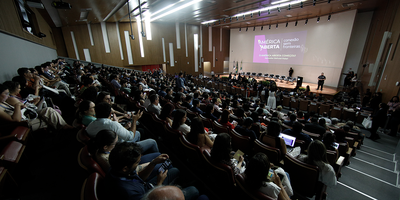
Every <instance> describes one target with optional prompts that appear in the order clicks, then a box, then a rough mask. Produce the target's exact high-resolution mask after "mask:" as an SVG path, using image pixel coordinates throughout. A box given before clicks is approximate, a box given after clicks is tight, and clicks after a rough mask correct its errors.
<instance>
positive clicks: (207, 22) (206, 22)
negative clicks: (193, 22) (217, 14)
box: [201, 19, 217, 24]
mask: <svg viewBox="0 0 400 200" xmlns="http://www.w3.org/2000/svg"><path fill="white" fill-rule="evenodd" d="M215 21H217V20H215V19H213V20H210V21H205V22H201V24H209V23H213V22H215Z"/></svg>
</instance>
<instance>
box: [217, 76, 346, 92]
mask: <svg viewBox="0 0 400 200" xmlns="http://www.w3.org/2000/svg"><path fill="white" fill-rule="evenodd" d="M228 76H229V75H228V74H220V77H228ZM246 77H248V76H246ZM256 80H257V82H259V81H269V80H273V81H275V79H271V78H256ZM275 82H276V85H277V86H278V87H279V88H286V89H290V90H291V89H293V88H295V87H296V82H293V83H294V84H292V83H291V82H287V81H282V82H281V81H280V80H276V81H275ZM307 85H309V86H310V90H311V92H312V93H316V94H318V95H329V96H333V95H335V94H336V93H337V92H339V90H338V88H335V87H330V86H325V85H324V89H323V90H322V91H321V90H318V91H317V87H318V84H317V82H315V83H307V82H303V84H302V87H304V88H305V87H307Z"/></svg>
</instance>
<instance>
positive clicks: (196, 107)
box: [190, 99, 204, 115]
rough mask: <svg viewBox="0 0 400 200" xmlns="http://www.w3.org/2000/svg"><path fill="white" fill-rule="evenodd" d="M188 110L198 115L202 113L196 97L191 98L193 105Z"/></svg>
mask: <svg viewBox="0 0 400 200" xmlns="http://www.w3.org/2000/svg"><path fill="white" fill-rule="evenodd" d="M190 110H191V111H193V112H195V113H197V114H200V115H203V114H204V112H203V111H202V110H200V101H199V100H198V99H193V107H192V108H191V109H190Z"/></svg>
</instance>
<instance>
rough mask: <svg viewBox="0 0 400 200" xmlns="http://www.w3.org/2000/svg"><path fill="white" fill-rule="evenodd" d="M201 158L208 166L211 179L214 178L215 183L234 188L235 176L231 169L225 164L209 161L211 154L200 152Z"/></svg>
mask: <svg viewBox="0 0 400 200" xmlns="http://www.w3.org/2000/svg"><path fill="white" fill-rule="evenodd" d="M202 153H203V154H202V155H203V157H204V159H205V161H206V164H207V165H208V166H209V168H210V172H211V175H212V177H214V179H215V180H216V181H217V182H220V183H224V185H222V186H225V187H230V186H234V184H235V174H234V172H233V169H232V168H231V167H230V166H229V165H226V164H223V163H220V162H218V163H216V162H214V161H213V160H212V159H211V153H210V152H209V151H206V150H205V151H203V152H202Z"/></svg>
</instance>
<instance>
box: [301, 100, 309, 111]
mask: <svg viewBox="0 0 400 200" xmlns="http://www.w3.org/2000/svg"><path fill="white" fill-rule="evenodd" d="M308 103H309V101H307V100H300V105H299V110H301V111H308Z"/></svg>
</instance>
